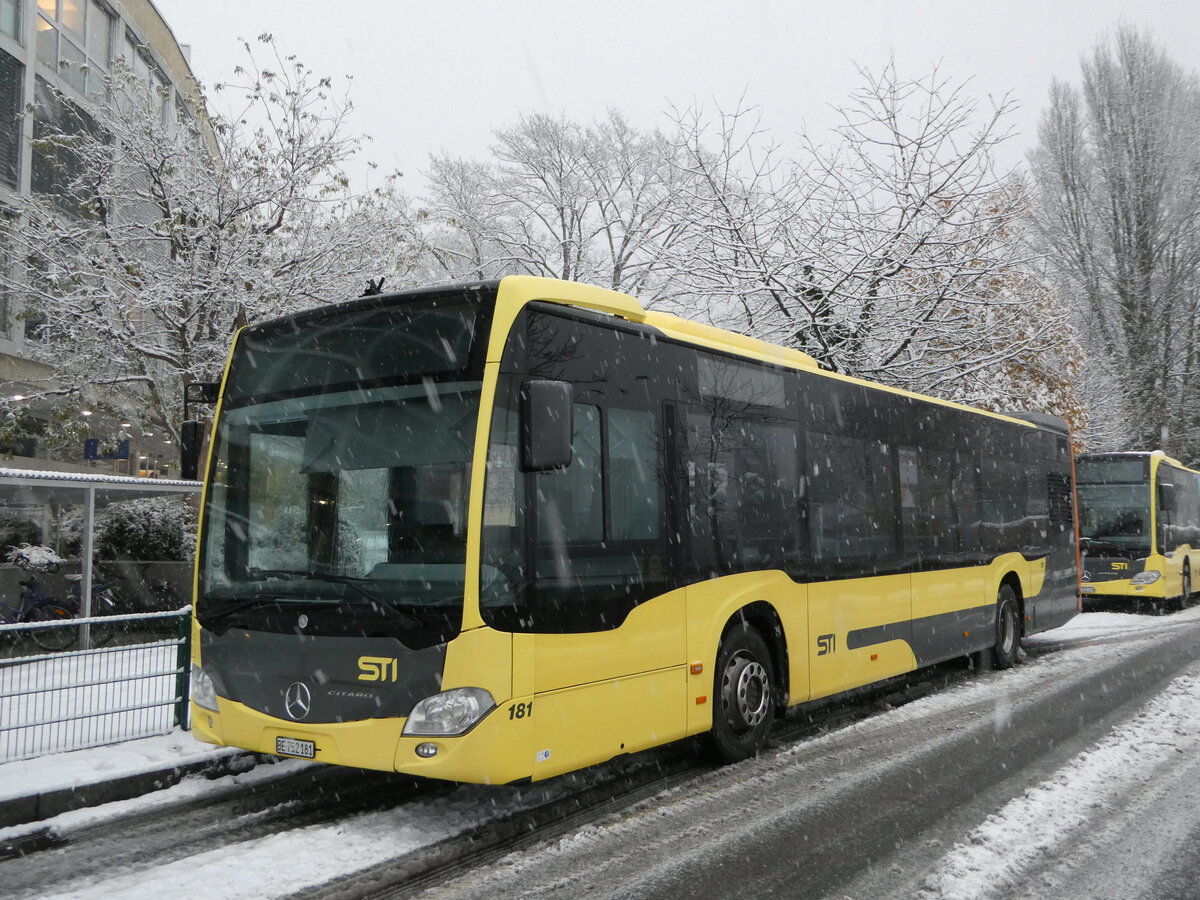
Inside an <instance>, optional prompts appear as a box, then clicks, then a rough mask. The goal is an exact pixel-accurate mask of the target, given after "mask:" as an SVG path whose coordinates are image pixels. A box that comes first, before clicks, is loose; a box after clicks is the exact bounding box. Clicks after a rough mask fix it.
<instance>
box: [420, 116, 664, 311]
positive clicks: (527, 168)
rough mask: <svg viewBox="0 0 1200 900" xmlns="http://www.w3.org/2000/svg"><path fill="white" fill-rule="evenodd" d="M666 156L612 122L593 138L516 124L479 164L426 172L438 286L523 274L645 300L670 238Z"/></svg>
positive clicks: (658, 142) (555, 123)
mask: <svg viewBox="0 0 1200 900" xmlns="http://www.w3.org/2000/svg"><path fill="white" fill-rule="evenodd" d="M670 152H671V145H670V143H669V142H668V141H667V140H666V138H664V136H663V135H662V134H660V133H659V132H656V131H651V132H641V131H638V130H636V129H634V128H633V127H632V126H630V125H629V123H628V122H626V121H625V119H624V118H623V117H622V116H620V115H619V114H618V113H616V112H610V113H609V116H608V118H607V119H605V120H604V121H602V122H599V123H596V124H593V125H591V126H583V125H580V124H578V123H575V122H571V121H568V120H566V119H562V118H557V119H556V118H552V117H550V116H545V115H540V114H538V115H532V116H528V117H525V118H522V119H521V120H520V121H519V122H518V123H517V124H516V125H515V126H513V127H511V128H504V129H499V130H498V131H497V132H496V144H495V145H494V146H493V148H492V159H491V160H490V161H488V162H486V163H485V162H472V161H467V160H461V159H455V158H451V157H448V156H446V155H440V156H435V157H434V158H433V159H432V160H431V165H430V171H429V173H428V174H429V181H430V190H429V196H428V197H427V198H426V204H425V213H424V218H423V219H422V220H421V225H422V233H423V243H424V245H425V247H426V249H427V252H428V254H429V255H430V256H431V257H432V259H433V260H434V261H435V263H436V265H437V267H438V268H439V269H440V270H441V274H442V277H447V276H448V277H488V276H497V275H502V274H507V273H512V272H523V273H527V274H533V275H545V276H549V277H554V278H563V279H566V280H569V281H588V282H591V283H595V284H602V285H605V286H608V287H612V288H613V289H616V290H624V291H629V292H632V293H638V294H641V295H643V298H644V299H647V300H652V299H653V295H654V294H655V292H656V290H657V289H658V286H659V279H658V278H657V275H658V272H659V266H660V261H661V248H662V247H663V246H666V245H669V244H670V243H671V241H672V240H673V239H674V236H675V234H676V229H677V226H676V225H675V223H674V220H671V219H669V217H668V213H669V211H670V210H671V203H672V200H673V186H672V179H673V178H674V177H675V176H676V173H677V170H676V169H675V168H674V167H672V165H671V160H670V156H669V154H670Z"/></svg>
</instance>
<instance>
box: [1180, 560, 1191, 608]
mask: <svg viewBox="0 0 1200 900" xmlns="http://www.w3.org/2000/svg"><path fill="white" fill-rule="evenodd" d="M1191 600H1192V567H1191V566H1190V565H1189V564H1188V562H1187V560H1184V562H1183V577H1182V581H1181V583H1180V589H1179V608H1180V609H1181V610H1184V609H1187V608H1188V606H1189V605H1190V604H1191Z"/></svg>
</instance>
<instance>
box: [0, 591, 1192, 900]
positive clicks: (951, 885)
mask: <svg viewBox="0 0 1200 900" xmlns="http://www.w3.org/2000/svg"><path fill="white" fill-rule="evenodd" d="M1029 650H1030V652H1029V658H1028V659H1027V660H1026V661H1025V663H1024V664H1023V665H1021V666H1019V667H1018V668H1017V669H1015V670H1012V671H1010V672H1000V673H986V674H984V675H982V676H980V677H977V678H973V679H969V680H962V681H959V682H958V683H957V685H956V686H952V687H949V688H946V689H943V690H941V691H938V692H936V693H934V694H932V695H930V696H926V697H924V698H922V699H919V700H915V701H913V702H911V703H908V704H906V705H904V706H902V707H899V708H896V709H892V710H889V711H885V712H882V713H879V714H876V715H872V716H871V717H869V718H866V719H863V720H861V721H858V722H856V723H855V724H852V725H849V726H847V727H842V728H838V729H837V730H832V731H830V732H828V733H825V734H821V735H818V736H815V737H811V736H810V737H807V738H805V739H802V740H799V741H794V742H791V743H788V742H781V743H780V745H779V746H777V747H775V748H773V749H772V750H771V752H769V753H767V754H764V755H763V756H762V757H760V758H759V759H757V760H752V761H749V762H746V763H743V764H741V765H738V766H733V767H729V768H724V769H719V770H704V769H699V770H697V772H696V774H695V775H694V776H692V777H689V778H687V779H686V780H685V781H683V782H682V783H681V784H679V785H678V786H676V787H674V788H671V789H669V790H666V791H663V792H660V793H658V794H657V795H655V796H654V797H653V798H651V799H649V800H645V801H643V802H640V803H637V804H635V805H633V806H629V807H627V808H624V809H621V810H620V811H619V812H615V813H609V814H607V815H606V816H605V817H604V818H602V819H595V820H593V821H591V822H590V823H588V824H585V825H584V826H583V827H582V828H579V829H577V830H573V831H571V832H570V833H569V834H567V835H565V836H559V837H557V838H556V839H554V840H552V841H549V842H543V843H542V844H541V845H538V846H534V847H532V848H528V849H524V850H521V851H520V852H516V853H513V854H510V855H509V856H507V857H506V858H504V859H502V860H500V861H499V862H498V863H493V864H490V865H486V866H484V867H481V868H476V869H473V870H469V871H466V872H463V873H460V874H459V875H458V876H457V877H456V878H454V880H451V881H447V882H445V883H444V884H442V885H440V886H438V887H434V888H431V889H429V890H428V891H427V896H429V897H474V896H481V895H484V894H486V895H487V896H489V898H496V900H498V898H502V897H538V896H558V895H560V894H568V893H569V894H571V895H572V896H573V898H575V900H582V898H590V897H629V896H668V895H671V896H678V895H680V894H684V893H686V894H690V895H693V896H723V895H734V894H736V893H745V892H758V893H764V894H766V893H772V892H773V893H775V894H778V895H781V896H796V895H800V894H803V895H805V896H813V897H819V896H831V895H832V896H871V895H874V896H896V897H921V898H928V900H933V898H957V897H963V898H966V897H972V898H973V897H986V896H1005V897H1011V896H1018V897H1042V896H1047V895H1055V896H1057V897H1060V898H1064V900H1065V898H1073V897H1088V898H1092V897H1146V898H1149V897H1156V898H1158V897H1173V896H1178V897H1192V896H1195V888H1194V885H1195V884H1196V882H1195V881H1194V879H1195V876H1196V873H1197V871H1200V854H1198V853H1197V851H1196V850H1195V849H1193V848H1195V847H1197V846H1200V845H1198V844H1197V841H1196V840H1195V838H1196V836H1197V835H1196V832H1197V828H1198V826H1200V809H1198V808H1197V805H1196V804H1194V803H1193V797H1194V789H1193V785H1195V784H1196V783H1197V778H1198V777H1200V771H1198V769H1200V756H1198V755H1197V750H1198V749H1200V702H1198V701H1200V609H1193V610H1189V611H1187V612H1184V613H1180V614H1176V615H1173V616H1169V617H1162V618H1152V617H1142V616H1124V615H1115V614H1089V615H1084V616H1081V617H1079V618H1078V619H1076V620H1075V622H1073V623H1072V624H1070V625H1068V626H1067V627H1066V628H1064V629H1059V630H1058V631H1055V632H1050V633H1048V634H1046V635H1044V636H1041V637H1039V638H1037V639H1035V640H1034V641H1032V642H1030V644H1029ZM668 752H669V751H668ZM53 759H54V758H53V757H51V758H47V760H46V761H45V763H46V765H53ZM666 759H668V757H667V756H665V755H663V754H659V755H657V756H656V755H654V754H643V755H642V756H640V757H638V758H635V759H633V760H627V761H622V762H620V763H617V764H614V765H613V766H610V767H600V768H599V769H597V770H590V771H589V772H588V773H585V775H584V776H583V777H582V778H581V779H574V780H569V779H559V780H557V781H552V782H549V783H546V784H543V785H537V786H534V787H533V788H526V789H524V790H522V791H521V792H516V791H515V790H514V789H511V788H479V787H462V788H459V789H458V790H456V791H454V792H452V793H449V794H438V795H433V796H428V797H422V798H418V799H414V800H412V801H409V802H403V803H400V804H398V805H395V806H394V807H392V808H385V809H373V810H369V811H365V812H364V811H357V812H353V813H348V814H346V815H344V816H340V815H338V813H337V809H336V804H337V803H338V802H339V800H338V799H337V798H338V793H337V792H336V791H334V792H332V793H331V794H330V795H329V803H330V804H334V805H335V808H334V809H333V810H330V811H329V815H328V817H327V820H326V821H321V822H318V823H316V824H307V825H299V823H297V825H298V827H292V823H291V822H289V821H288V818H287V816H286V815H282V816H281V815H276V814H272V815H265V814H264V812H263V810H261V809H251V808H250V807H249V806H248V805H244V806H245V808H244V810H243V812H239V806H238V805H237V804H236V803H234V804H232V805H226V806H224V807H221V809H222V813H221V814H222V815H224V816H227V817H231V818H230V819H229V821H227V822H224V823H222V822H214V823H211V825H210V826H206V829H207V830H206V831H205V834H206V835H207V836H208V837H207V838H206V839H207V840H209V841H210V843H207V844H205V845H204V847H203V848H199V847H198V848H197V849H198V850H199V851H200V852H198V853H196V854H195V855H192V854H191V853H190V852H189V848H188V847H187V846H182V847H179V849H178V850H177V851H176V852H172V853H164V852H162V851H153V850H151V849H150V847H151V845H150V843H149V842H148V841H147V839H145V838H142V839H140V840H144V841H147V843H146V844H145V845H144V849H145V852H143V853H141V854H139V853H138V852H137V851H138V847H137V846H129V847H122V846H120V845H119V840H120V837H119V835H120V834H121V833H122V832H123V830H126V829H125V828H124V826H123V824H122V822H129V821H134V820H135V817H139V816H140V817H145V816H146V815H149V814H150V813H151V811H152V810H162V809H170V808H172V804H176V805H178V806H179V808H180V809H181V810H182V809H183V808H184V806H187V808H188V809H189V810H192V812H191V813H190V815H193V816H194V815H200V814H202V811H203V809H204V808H205V807H204V806H203V804H202V801H203V800H204V799H205V798H206V797H211V798H212V799H213V800H214V802H215V800H216V799H217V798H218V797H219V796H221V795H222V794H224V795H227V796H238V795H239V792H241V793H242V794H244V793H245V792H246V791H247V790H248V789H249V788H255V789H260V790H261V789H262V786H266V785H268V784H270V783H271V782H272V781H275V780H278V779H282V778H290V777H293V776H294V775H295V774H296V773H298V772H299V773H302V772H304V771H305V769H304V767H303V766H302V765H301V764H297V763H288V764H284V765H283V766H272V767H265V768H264V767H259V769H257V770H255V771H254V772H250V773H247V774H244V775H240V776H230V777H227V778H223V779H217V780H215V781H204V780H187V781H185V782H184V783H182V784H180V785H178V786H177V787H175V788H172V789H170V790H168V791H163V792H160V793H159V794H156V795H152V796H151V797H146V798H142V799H140V800H137V801H126V802H124V803H118V804H110V806H109V807H103V808H100V809H94V810H82V811H79V812H76V813H68V814H65V815H64V816H60V817H58V819H57V820H53V821H51V822H47V823H40V824H39V826H28V827H26V828H25V830H28V829H29V828H32V827H46V828H51V829H54V830H55V831H56V833H57V837H58V838H59V839H61V840H63V841H64V842H65V843H64V844H63V846H62V847H60V848H59V849H53V850H44V851H41V852H38V853H35V854H32V855H31V856H29V857H26V858H23V859H16V860H9V861H6V862H3V863H0V884H4V885H5V891H4V892H5V893H6V894H8V893H10V892H11V893H12V895H13V896H40V897H48V896H57V897H95V896H122V897H155V898H158V897H161V896H162V894H163V892H164V890H165V889H167V886H169V889H170V890H171V892H173V893H177V894H179V895H180V896H187V897H214V898H216V897H255V898H263V897H280V896H287V895H290V894H300V893H305V894H307V893H309V892H311V891H312V890H313V889H315V888H316V887H317V886H319V885H321V884H323V883H325V882H328V881H330V880H331V879H335V878H338V877H344V876H349V879H348V880H346V881H344V882H343V885H342V886H341V887H340V888H337V889H327V890H326V891H324V892H323V894H322V895H323V896H356V895H358V896H361V895H369V894H370V893H372V892H373V890H375V889H376V888H378V886H379V883H378V882H372V881H368V880H361V881H355V880H354V873H356V872H363V871H367V870H371V869H373V868H375V869H376V871H378V868H377V867H381V866H382V867H387V866H388V865H390V864H391V863H392V862H394V864H395V865H397V866H399V865H402V864H403V862H404V860H405V859H406V858H411V857H412V856H413V854H416V853H418V852H419V851H420V850H421V849H422V848H428V847H430V846H432V845H433V844H435V843H437V842H438V841H442V840H445V839H446V838H449V837H452V836H454V835H456V834H461V833H462V832H463V831H466V830H470V829H473V828H478V827H479V826H480V825H481V824H482V823H486V822H488V821H492V820H495V819H499V818H501V817H505V816H511V815H512V814H513V813H514V812H515V811H519V810H520V809H522V808H534V807H537V806H539V805H542V804H544V803H546V802H548V801H551V800H554V799H561V798H563V797H569V796H570V795H571V793H572V792H575V791H579V790H581V788H582V787H586V786H588V785H589V784H594V783H597V782H599V781H601V780H603V779H604V778H611V777H612V776H613V774H614V773H616V774H619V772H620V769H621V767H635V768H636V767H641V768H645V767H646V766H647V765H651V766H653V765H655V764H656V762H657V761H659V760H666ZM375 777H378V778H386V776H375ZM297 784H303V782H297ZM197 803H200V804H201V805H200V810H201V812H200V813H197V812H195V810H196V806H197ZM214 808H215V807H214ZM260 820H261V821H262V825H263V831H262V833H259V832H258V831H257V830H256V828H255V827H254V826H255V822H257V821H260ZM178 821H179V823H180V832H179V840H180V841H181V842H184V843H186V842H187V840H188V837H187V836H188V834H189V832H188V831H187V828H185V827H184V823H186V822H189V821H191V820H190V819H187V818H186V817H185V816H184V815H183V813H182V812H181V813H180V815H179V819H178ZM223 825H225V826H227V827H228V828H229V829H230V830H231V831H236V833H237V836H238V839H237V840H236V842H234V843H229V844H227V843H222V842H221V841H220V840H215V842H214V841H213V840H212V833H216V834H219V833H220V831H221V829H222V826H223ZM235 826H236V827H235ZM97 827H100V828H110V829H111V831H112V832H113V838H112V840H113V841H114V843H113V844H111V845H110V846H111V847H113V848H114V852H113V859H114V862H115V861H116V859H117V858H119V859H120V860H121V862H120V864H119V865H114V866H104V865H103V864H101V865H96V864H94V863H93V862H92V861H90V860H89V862H88V864H85V863H84V861H83V859H82V858H81V856H82V854H86V853H89V852H91V853H94V852H95V851H96V845H94V844H92V845H90V846H91V849H90V850H89V843H88V841H86V840H84V839H83V838H82V837H80V839H79V840H78V841H75V836H76V835H84V834H85V833H88V829H91V833H94V832H95V830H96V828H97ZM127 830H128V831H129V832H130V833H131V835H132V834H133V833H136V829H133V828H129V829H127ZM2 837H3V835H0V838H2ZM131 840H133V841H135V842H136V840H139V839H135V838H131ZM154 846H159V847H161V846H162V844H161V843H156V844H154ZM118 849H119V852H117V850H118ZM22 885H23V887H22Z"/></svg>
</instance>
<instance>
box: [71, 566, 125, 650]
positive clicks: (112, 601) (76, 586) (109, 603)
mask: <svg viewBox="0 0 1200 900" xmlns="http://www.w3.org/2000/svg"><path fill="white" fill-rule="evenodd" d="M67 582H68V590H69V591H70V592H71V601H72V602H73V603H74V604H75V609H76V610H77V611H78V612H82V611H83V588H82V585H83V576H82V575H68V576H67ZM116 587H117V581H116V579H115V578H114V579H112V580H111V581H95V582H92V592H91V593H92V606H91V610H90V612H91V615H92V616H112V615H116V614H117V613H119V612H120V609H119V606H120V603H119V601H118V599H117V592H116ZM114 632H115V627H114V626H112V625H100V624H97V623H95V622H93V623H92V624H91V631H90V632H89V635H90V638H91V644H92V646H93V647H103V646H104V645H105V644H107V643H108V642H109V641H111V640H112V639H113V634H114Z"/></svg>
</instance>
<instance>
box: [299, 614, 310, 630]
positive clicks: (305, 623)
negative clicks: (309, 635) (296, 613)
mask: <svg viewBox="0 0 1200 900" xmlns="http://www.w3.org/2000/svg"><path fill="white" fill-rule="evenodd" d="M296 624H297V625H299V626H300V628H301V629H304V628H307V627H308V616H306V615H305V614H304V613H300V618H298V619H297V620H296Z"/></svg>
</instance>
